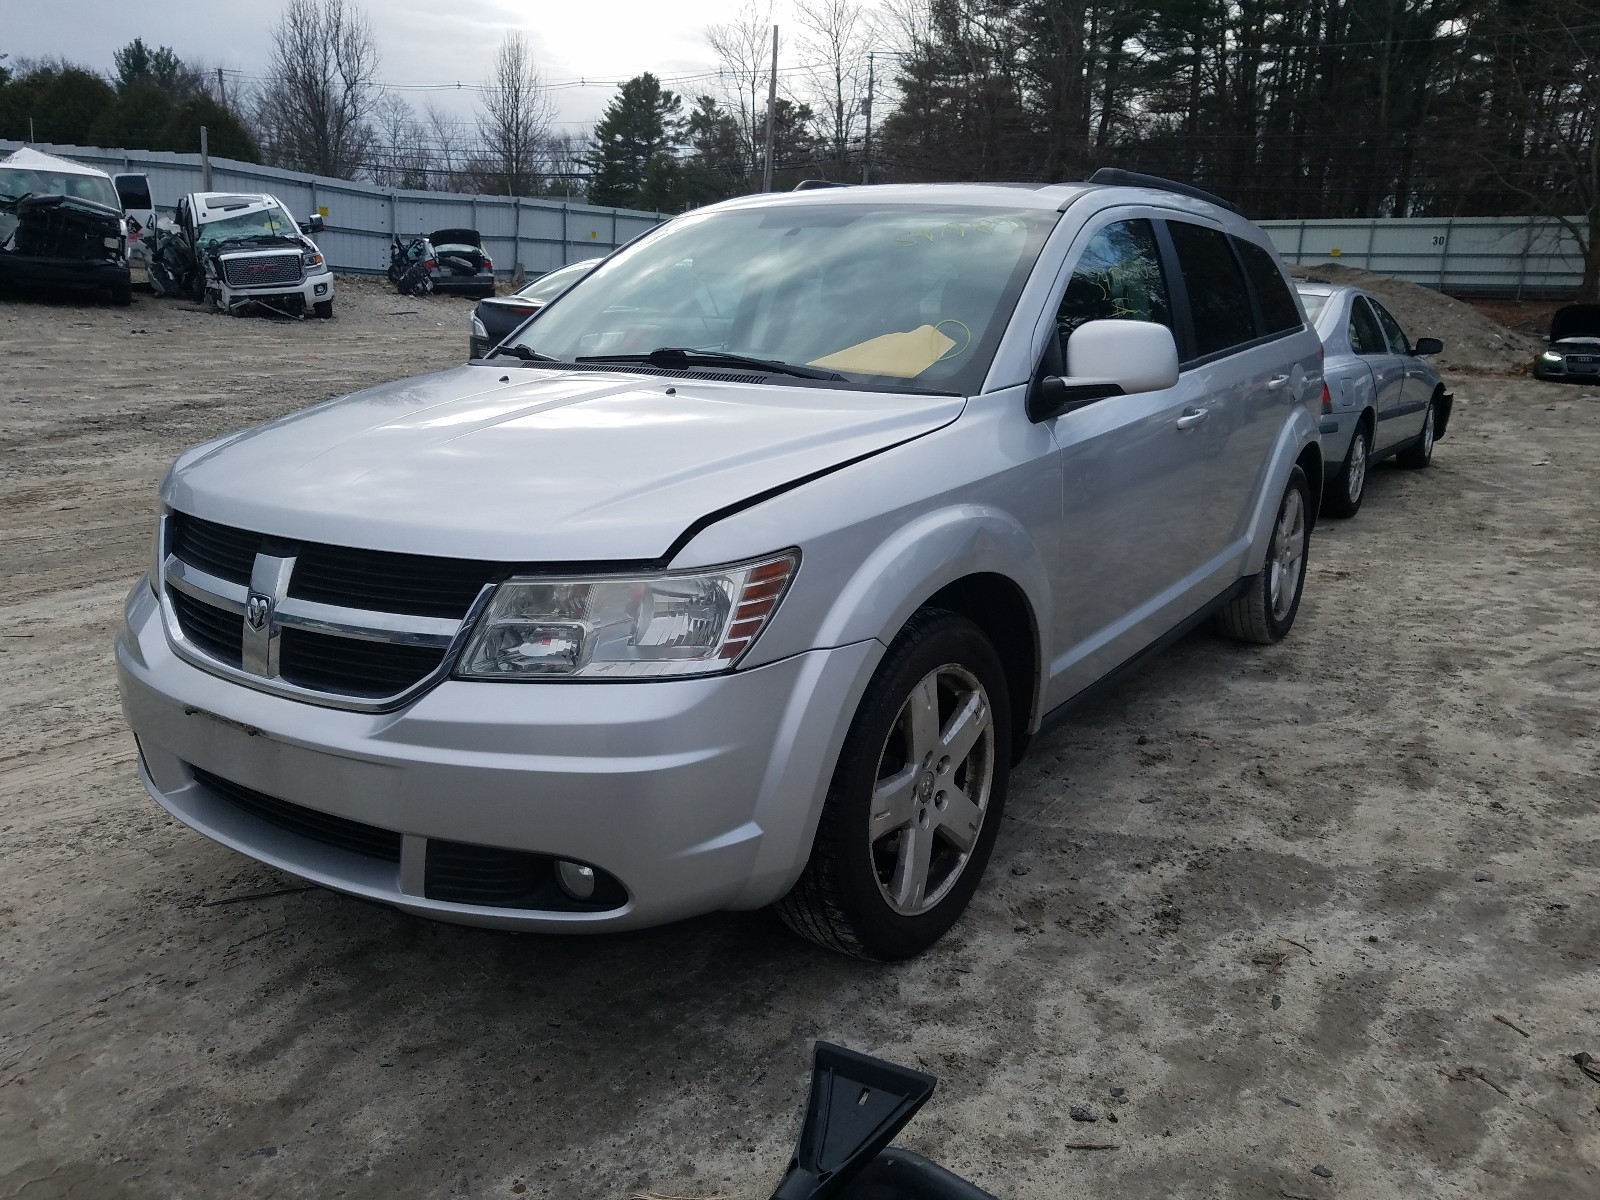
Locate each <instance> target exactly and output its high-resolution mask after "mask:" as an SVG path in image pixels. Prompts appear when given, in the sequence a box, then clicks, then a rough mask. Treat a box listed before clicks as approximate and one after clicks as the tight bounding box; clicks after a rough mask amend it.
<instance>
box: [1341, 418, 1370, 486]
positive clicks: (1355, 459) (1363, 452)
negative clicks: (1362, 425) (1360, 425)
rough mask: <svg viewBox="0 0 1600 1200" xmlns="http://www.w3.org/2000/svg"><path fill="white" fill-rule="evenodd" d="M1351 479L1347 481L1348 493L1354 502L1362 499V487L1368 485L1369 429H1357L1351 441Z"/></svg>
mask: <svg viewBox="0 0 1600 1200" xmlns="http://www.w3.org/2000/svg"><path fill="white" fill-rule="evenodd" d="M1348 474H1349V479H1348V480H1347V481H1346V488H1345V490H1346V493H1347V494H1348V495H1349V497H1350V503H1351V504H1354V503H1356V502H1357V501H1358V500H1360V499H1361V489H1363V488H1364V487H1366V486H1367V431H1366V430H1365V429H1357V430H1356V436H1355V440H1354V441H1352V442H1351V443H1350V470H1349V472H1348Z"/></svg>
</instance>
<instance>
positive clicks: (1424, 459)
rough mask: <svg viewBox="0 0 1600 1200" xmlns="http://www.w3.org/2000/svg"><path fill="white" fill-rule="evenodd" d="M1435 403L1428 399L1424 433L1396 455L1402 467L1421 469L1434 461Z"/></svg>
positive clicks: (1423, 427) (1423, 418)
mask: <svg viewBox="0 0 1600 1200" xmlns="http://www.w3.org/2000/svg"><path fill="white" fill-rule="evenodd" d="M1434 411H1435V410H1434V404H1433V401H1431V400H1430V401H1428V411H1427V412H1425V413H1423V414H1422V434H1421V436H1420V437H1418V438H1417V440H1416V441H1415V442H1413V443H1412V444H1411V446H1410V448H1409V449H1407V450H1406V451H1404V452H1403V453H1401V454H1399V455H1396V456H1395V457H1396V461H1397V462H1399V464H1400V465H1401V466H1402V467H1410V468H1411V469H1412V470H1414V471H1420V470H1421V469H1422V468H1423V467H1425V466H1427V465H1428V464H1429V463H1431V462H1432V461H1433V432H1434V428H1435V426H1434Z"/></svg>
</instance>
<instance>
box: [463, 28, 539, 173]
mask: <svg viewBox="0 0 1600 1200" xmlns="http://www.w3.org/2000/svg"><path fill="white" fill-rule="evenodd" d="M552 116H554V105H553V104H552V103H551V100H550V92H549V89H548V88H546V87H545V85H544V80H543V78H541V76H540V74H539V68H538V66H537V65H536V64H535V63H534V61H533V51H532V49H531V48H530V47H529V45H528V42H527V39H526V38H524V37H523V36H522V34H521V33H520V32H518V31H516V30H513V31H512V32H510V33H508V34H506V36H505V40H504V41H503V42H501V43H500V52H499V53H498V54H497V55H495V60H494V74H493V75H491V76H490V77H489V84H488V87H487V88H486V89H485V91H484V97H483V112H482V115H481V116H480V117H479V120H478V137H479V139H480V141H481V142H482V143H483V160H484V169H485V173H493V175H494V176H495V184H496V186H495V187H494V190H495V191H496V192H503V193H504V194H506V195H508V196H531V195H533V194H534V193H535V192H536V190H537V189H538V183H539V165H540V162H541V160H542V158H543V154H544V148H545V143H546V142H547V141H548V139H549V136H550V119H551V117H552Z"/></svg>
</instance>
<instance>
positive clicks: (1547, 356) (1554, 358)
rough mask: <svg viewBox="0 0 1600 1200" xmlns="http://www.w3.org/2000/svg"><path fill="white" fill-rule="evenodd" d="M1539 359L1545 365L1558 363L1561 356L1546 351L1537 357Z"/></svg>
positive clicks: (1551, 351) (1552, 351)
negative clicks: (1545, 363)
mask: <svg viewBox="0 0 1600 1200" xmlns="http://www.w3.org/2000/svg"><path fill="white" fill-rule="evenodd" d="M1539 357H1540V358H1541V359H1543V360H1544V361H1545V362H1547V363H1558V362H1560V361H1561V355H1559V354H1557V353H1556V352H1555V351H1554V350H1546V351H1545V352H1544V353H1543V354H1541V355H1539Z"/></svg>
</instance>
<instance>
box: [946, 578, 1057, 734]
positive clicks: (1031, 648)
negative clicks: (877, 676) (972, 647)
mask: <svg viewBox="0 0 1600 1200" xmlns="http://www.w3.org/2000/svg"><path fill="white" fill-rule="evenodd" d="M919 608H939V609H945V610H947V611H949V612H954V613H959V614H960V615H961V616H963V617H965V618H967V620H969V621H971V622H972V623H973V624H974V625H976V626H977V627H978V628H979V629H981V630H982V631H983V634H984V636H985V637H987V638H988V639H989V642H990V644H991V645H993V646H994V648H995V653H997V654H998V655H999V656H1000V664H1001V666H1002V667H1003V668H1004V669H1005V673H1006V691H1007V694H1008V697H1007V698H1008V699H1009V700H1010V703H1011V747H1010V750H1011V761H1012V763H1013V764H1015V763H1016V762H1018V761H1019V760H1020V759H1021V758H1022V755H1023V753H1024V751H1026V750H1027V748H1028V739H1029V736H1030V731H1031V730H1032V729H1033V728H1034V724H1035V722H1036V721H1037V719H1038V717H1039V712H1038V708H1039V696H1040V690H1041V689H1040V677H1039V664H1040V661H1041V658H1040V649H1039V623H1038V620H1037V618H1036V616H1035V614H1034V611H1033V607H1032V605H1030V604H1029V603H1028V597H1027V595H1026V594H1025V593H1024V592H1023V590H1022V589H1021V588H1020V587H1018V586H1017V584H1016V583H1015V581H1013V580H1011V579H1008V578H1007V577H1006V576H1004V575H1000V574H997V573H995V572H992V571H980V572H976V573H974V574H971V575H964V576H962V577H961V578H960V579H956V580H953V581H952V582H950V583H947V584H945V585H944V586H943V587H941V588H940V589H939V590H938V591H937V592H935V593H934V594H933V595H931V596H929V597H928V599H927V600H926V601H924V602H923V604H921V605H919Z"/></svg>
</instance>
